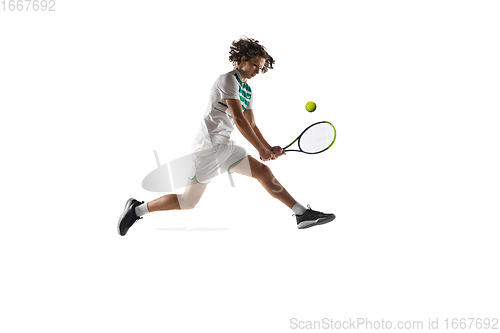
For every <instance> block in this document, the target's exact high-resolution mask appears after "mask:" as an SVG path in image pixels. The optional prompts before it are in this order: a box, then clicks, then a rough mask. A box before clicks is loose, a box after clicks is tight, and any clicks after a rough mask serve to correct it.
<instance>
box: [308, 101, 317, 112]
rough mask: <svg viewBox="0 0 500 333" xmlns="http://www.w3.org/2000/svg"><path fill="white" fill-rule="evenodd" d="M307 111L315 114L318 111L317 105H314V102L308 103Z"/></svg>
mask: <svg viewBox="0 0 500 333" xmlns="http://www.w3.org/2000/svg"><path fill="white" fill-rule="evenodd" d="M306 110H307V111H309V112H314V110H316V103H314V102H313V101H310V102H307V103H306Z"/></svg>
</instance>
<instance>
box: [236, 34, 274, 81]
mask: <svg viewBox="0 0 500 333" xmlns="http://www.w3.org/2000/svg"><path fill="white" fill-rule="evenodd" d="M242 57H245V58H246V59H247V60H249V59H252V58H255V57H262V58H264V59H265V61H266V62H265V64H264V68H263V69H262V73H265V72H267V70H268V69H273V64H274V59H273V57H271V56H270V55H269V53H267V51H266V48H265V47H264V46H262V45H260V44H259V41H258V40H255V39H252V38H247V37H243V38H240V39H239V40H237V41H234V42H233V43H232V44H231V49H230V51H229V61H231V62H232V63H233V65H235V66H238V65H239V64H240V63H241V58H242Z"/></svg>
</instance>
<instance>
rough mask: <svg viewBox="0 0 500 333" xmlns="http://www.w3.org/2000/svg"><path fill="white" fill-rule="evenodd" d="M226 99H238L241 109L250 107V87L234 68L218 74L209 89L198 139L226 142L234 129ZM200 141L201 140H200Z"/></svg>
mask: <svg viewBox="0 0 500 333" xmlns="http://www.w3.org/2000/svg"><path fill="white" fill-rule="evenodd" d="M226 99H238V100H240V102H241V107H242V109H243V111H245V110H246V109H252V107H253V97H252V89H251V88H250V86H249V85H248V84H247V83H243V79H242V77H241V74H240V72H239V71H238V70H237V69H236V68H235V69H234V70H232V71H230V72H228V73H226V74H223V75H221V76H219V78H218V79H217V80H216V81H215V83H214V85H213V86H212V89H211V91H210V99H209V103H208V106H207V110H206V112H205V115H204V117H203V121H202V128H201V132H202V133H200V134H201V135H200V134H199V135H198V137H197V138H198V140H201V139H204V141H205V142H208V141H209V142H211V143H212V144H227V143H228V142H229V140H230V139H229V137H230V135H231V132H232V131H233V130H234V121H233V117H232V115H231V112H230V111H229V108H228V106H227V104H226ZM200 143H201V142H200Z"/></svg>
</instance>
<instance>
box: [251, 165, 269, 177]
mask: <svg viewBox="0 0 500 333" xmlns="http://www.w3.org/2000/svg"><path fill="white" fill-rule="evenodd" d="M272 175H273V173H272V172H271V169H270V168H269V167H268V166H267V165H265V164H261V165H259V167H258V168H257V170H255V172H254V170H252V176H254V178H257V179H259V180H261V179H267V178H270V177H272Z"/></svg>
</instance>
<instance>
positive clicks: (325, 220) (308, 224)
mask: <svg viewBox="0 0 500 333" xmlns="http://www.w3.org/2000/svg"><path fill="white" fill-rule="evenodd" d="M333 220H335V215H333V216H331V217H327V218H323V219H321V218H320V219H317V220H312V221H302V222H300V223H299V224H298V225H297V228H298V229H307V228H310V227H314V226H315V225H321V224H325V223H328V222H332V221H333Z"/></svg>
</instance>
